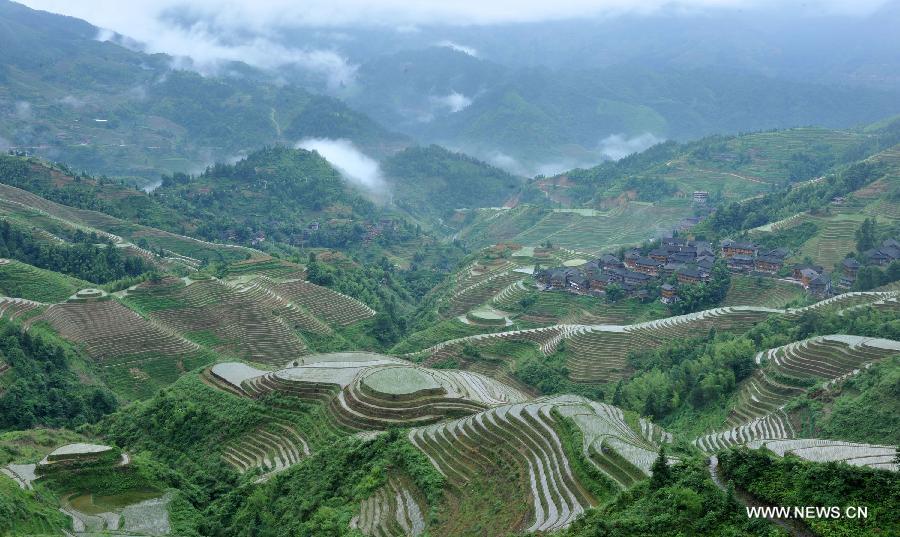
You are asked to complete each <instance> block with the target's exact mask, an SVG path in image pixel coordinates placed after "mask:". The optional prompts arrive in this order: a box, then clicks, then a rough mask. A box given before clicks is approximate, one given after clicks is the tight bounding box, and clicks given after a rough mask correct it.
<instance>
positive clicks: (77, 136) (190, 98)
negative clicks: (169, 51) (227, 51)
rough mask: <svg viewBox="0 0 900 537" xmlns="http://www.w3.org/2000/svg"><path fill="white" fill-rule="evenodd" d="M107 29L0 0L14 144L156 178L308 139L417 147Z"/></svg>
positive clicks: (235, 69)
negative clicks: (152, 51) (179, 61)
mask: <svg viewBox="0 0 900 537" xmlns="http://www.w3.org/2000/svg"><path fill="white" fill-rule="evenodd" d="M98 35H99V29H98V28H95V27H93V26H91V25H90V24H87V23H86V22H84V21H80V20H78V19H73V18H69V17H62V16H59V15H53V14H49V13H45V12H40V11H33V10H31V9H28V8H26V7H25V6H22V5H20V4H16V3H13V2H10V1H7V0H3V2H0V49H2V50H3V57H2V58H0V82H2V84H0V114H2V116H0V117H2V118H3V121H2V127H0V142H2V145H3V146H4V149H5V148H6V147H7V146H13V147H16V148H19V149H21V150H23V151H28V152H31V153H36V154H38V155H41V156H44V157H47V158H50V159H53V160H57V161H62V162H66V163H67V164H69V165H70V166H72V167H74V168H75V169H79V170H81V169H84V170H88V171H90V172H91V173H96V174H108V175H115V176H117V177H130V178H136V179H140V180H142V181H143V182H149V181H153V180H156V179H157V178H158V176H159V175H160V173H162V172H168V173H171V172H174V171H181V172H185V171H196V170H198V169H202V168H203V167H204V166H206V165H207V164H210V163H212V162H214V161H218V160H225V159H228V158H232V157H234V156H235V155H239V154H241V153H243V152H248V151H251V150H253V149H256V148H258V147H260V146H262V145H264V144H271V143H276V142H287V143H291V144H293V143H294V142H296V141H297V140H299V139H300V138H304V137H331V138H347V139H350V140H352V141H353V142H355V143H357V144H359V146H360V147H363V148H364V149H366V150H368V151H370V152H372V153H373V154H375V155H383V154H387V153H390V152H393V151H396V150H398V149H400V148H401V147H403V146H404V145H406V143H408V142H407V141H406V138H405V137H403V136H400V135H397V134H393V133H390V132H388V131H387V130H385V129H384V128H383V127H381V126H380V125H378V124H376V123H375V122H373V121H372V120H371V119H369V118H368V117H366V116H365V115H364V114H361V113H358V112H354V111H352V110H350V109H348V108H347V107H346V106H344V105H343V104H342V103H340V102H339V101H337V100H334V99H331V98H328V97H321V96H316V95H313V94H310V93H308V92H307V91H305V90H303V89H300V88H298V87H296V86H292V85H284V84H276V83H275V82H274V80H272V79H271V78H270V77H269V75H265V74H263V73H261V72H257V71H255V70H254V69H252V68H250V67H248V66H246V65H242V64H237V63H235V64H232V65H230V66H228V67H227V68H226V69H224V70H223V72H222V73H221V76H218V77H213V76H210V77H204V76H201V75H200V74H197V73H196V72H192V71H186V70H179V69H177V67H176V66H175V62H174V59H173V58H170V57H167V56H165V55H162V54H156V55H147V54H143V53H139V52H134V51H132V50H129V49H127V48H125V47H123V46H120V45H118V44H115V43H113V42H111V41H100V40H98V39H97V36H98ZM148 180H149V181H148Z"/></svg>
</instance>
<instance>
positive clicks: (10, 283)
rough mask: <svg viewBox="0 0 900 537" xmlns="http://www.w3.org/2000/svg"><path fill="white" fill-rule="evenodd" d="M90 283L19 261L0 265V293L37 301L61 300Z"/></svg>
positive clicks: (89, 285) (90, 285) (88, 285)
mask: <svg viewBox="0 0 900 537" xmlns="http://www.w3.org/2000/svg"><path fill="white" fill-rule="evenodd" d="M86 287H93V285H92V284H91V283H88V282H86V281H82V280H79V279H77V278H72V277H70V276H66V275H64V274H60V273H58V272H53V271H50V270H44V269H40V268H37V267H33V266H31V265H28V264H26V263H21V262H19V261H12V262H10V263H9V264H6V265H0V295H6V296H12V297H18V298H27V299H29V300H36V301H38V302H62V301H64V300H65V299H67V298H69V297H70V296H72V295H73V294H75V292H76V291H78V290H79V289H84V288H86Z"/></svg>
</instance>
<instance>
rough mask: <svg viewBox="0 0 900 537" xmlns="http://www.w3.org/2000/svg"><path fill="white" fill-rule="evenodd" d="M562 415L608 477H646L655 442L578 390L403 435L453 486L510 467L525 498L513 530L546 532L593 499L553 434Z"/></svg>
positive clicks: (591, 459) (615, 479) (622, 479)
mask: <svg viewBox="0 0 900 537" xmlns="http://www.w3.org/2000/svg"><path fill="white" fill-rule="evenodd" d="M562 418H568V419H571V420H572V421H573V423H575V425H576V426H577V427H578V428H579V429H580V430H581V431H582V434H583V437H584V444H583V446H582V450H583V453H584V455H585V458H586V460H587V461H589V463H590V464H592V465H594V466H595V467H596V468H597V469H598V470H600V471H601V472H603V473H605V474H606V475H607V476H609V477H610V479H611V480H613V482H615V483H619V484H620V485H621V486H625V485H627V484H629V483H632V482H633V480H635V479H638V478H639V476H640V477H645V476H646V473H645V470H644V468H645V467H648V465H649V464H651V463H652V461H653V459H654V458H655V453H656V449H657V446H656V445H655V444H654V443H652V442H651V441H650V440H649V439H648V438H645V437H642V436H641V435H640V434H639V433H637V432H635V431H632V430H631V429H630V428H629V427H628V425H627V424H626V423H625V421H624V419H622V416H621V413H620V412H618V411H617V409H614V408H613V407H609V406H607V405H602V404H598V403H592V402H590V401H588V400H587V399H584V398H580V397H576V396H560V397H554V398H542V399H537V400H534V401H531V402H528V403H518V404H510V405H504V406H499V407H495V408H492V409H489V410H485V411H483V412H480V413H477V414H473V415H471V416H468V417H465V418H460V419H457V420H453V421H448V422H442V423H438V424H434V425H429V426H426V427H419V428H415V429H412V430H411V431H410V433H409V438H410V441H411V442H412V443H413V444H414V445H415V446H416V447H418V448H419V449H420V450H422V451H423V452H424V453H425V454H426V455H427V456H428V458H429V459H430V460H431V462H432V464H434V466H435V467H436V468H437V469H438V470H439V471H440V472H441V473H442V474H443V475H444V476H445V477H446V478H447V480H448V482H449V483H450V485H451V486H452V487H454V488H456V489H458V490H462V489H463V488H464V487H466V486H467V485H468V484H470V483H477V482H478V481H479V480H481V479H485V478H486V476H497V475H509V474H510V470H509V469H508V467H509V466H510V465H512V466H513V467H514V468H515V472H514V473H513V475H516V476H518V478H517V479H516V480H514V481H513V482H510V483H509V485H508V486H510V487H516V488H517V491H516V495H517V496H518V497H528V498H530V500H529V501H530V505H528V506H527V510H526V511H525V512H524V513H523V514H524V515H527V516H526V518H527V522H525V523H524V524H523V526H522V527H520V528H516V529H519V530H520V531H527V532H549V531H554V530H558V529H561V528H564V527H565V526H567V525H568V524H570V523H571V522H572V521H573V520H574V519H575V518H576V517H577V516H578V515H579V514H581V513H583V512H584V510H585V509H587V508H588V507H590V506H592V505H594V504H595V503H596V499H595V498H594V497H593V495H592V494H591V493H590V492H589V491H588V490H586V489H585V487H584V486H583V485H582V484H581V482H580V481H579V480H578V478H577V477H576V475H575V473H574V472H573V470H572V467H571V464H570V461H569V459H568V458H567V456H566V454H565V450H564V448H563V446H562V442H561V440H560V437H559V432H558V431H559V427H560V424H559V422H558V420H559V419H562ZM651 434H652V433H651ZM500 461H503V463H502V466H501V463H500ZM648 461H650V462H648ZM488 478H489V479H490V477H488Z"/></svg>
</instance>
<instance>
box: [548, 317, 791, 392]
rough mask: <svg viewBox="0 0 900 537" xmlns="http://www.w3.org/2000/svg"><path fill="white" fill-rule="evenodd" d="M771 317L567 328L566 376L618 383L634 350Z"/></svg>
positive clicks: (673, 319) (675, 319) (738, 327)
mask: <svg viewBox="0 0 900 537" xmlns="http://www.w3.org/2000/svg"><path fill="white" fill-rule="evenodd" d="M773 313H781V311H780V310H774V309H770V308H759V307H746V306H734V307H724V308H716V309H712V310H705V311H701V312H697V313H690V314H687V315H681V316H677V317H668V318H665V319H659V320H656V321H648V322H644V323H638V324H633V325H626V326H615V325H596V326H589V325H582V326H570V328H569V330H568V331H567V333H566V336H565V339H566V341H567V344H568V348H569V350H570V356H569V360H568V363H567V366H568V368H569V372H570V373H569V376H570V378H571V379H572V380H574V381H576V382H611V381H615V380H619V379H621V378H624V377H626V376H628V374H629V371H628V367H627V363H626V358H627V356H628V353H629V352H630V351H631V350H633V349H638V348H652V347H656V346H659V345H661V344H663V343H665V342H666V341H671V340H673V339H684V338H690V337H692V336H695V335H697V334H702V333H705V332H708V331H709V330H710V329H711V328H715V329H716V330H719V331H738V332H740V331H744V330H747V329H749V328H750V327H752V326H753V325H754V324H756V323H757V322H759V321H761V320H763V319H765V318H766V317H768V316H769V315H771V314H773Z"/></svg>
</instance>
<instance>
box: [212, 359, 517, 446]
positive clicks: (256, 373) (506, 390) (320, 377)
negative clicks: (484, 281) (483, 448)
mask: <svg viewBox="0 0 900 537" xmlns="http://www.w3.org/2000/svg"><path fill="white" fill-rule="evenodd" d="M303 360H304V362H303V363H302V364H299V365H298V366H296V367H290V368H287V369H282V370H279V371H270V372H267V371H263V370H259V369H255V368H253V367H250V366H247V365H244V364H235V363H225V364H216V365H215V366H213V367H212V368H210V369H209V373H208V375H207V379H208V380H209V381H210V383H211V384H213V385H216V386H218V387H220V388H222V389H225V390H227V391H230V392H232V393H235V394H238V395H246V396H249V397H262V396H264V395H266V394H268V393H280V394H283V395H288V396H292V397H296V398H298V399H300V400H301V401H306V402H319V403H322V404H324V405H325V408H326V410H327V412H328V415H329V416H330V417H331V418H332V420H333V421H334V423H335V424H336V425H337V426H338V427H340V428H341V429H344V430H347V431H366V430H379V429H384V428H387V427H390V426H410V425H423V424H427V423H433V422H436V421H439V420H441V419H444V418H448V417H459V416H465V415H469V414H472V413H475V412H479V411H481V410H484V409H485V408H488V407H491V406H494V405H499V404H506V403H509V402H518V401H524V400H525V399H526V397H525V395H524V394H523V393H522V392H520V391H519V390H516V389H515V388H512V387H510V386H506V385H504V384H502V383H500V382H498V381H497V380H495V379H493V378H490V377H486V376H484V375H480V374H478V373H473V372H470V371H449V370H432V369H427V368H422V367H417V366H414V365H412V364H410V363H408V362H405V361H403V360H400V359H397V358H391V357H388V356H381V355H377V354H371V353H336V354H331V355H316V356H310V357H304V358H303Z"/></svg>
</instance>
